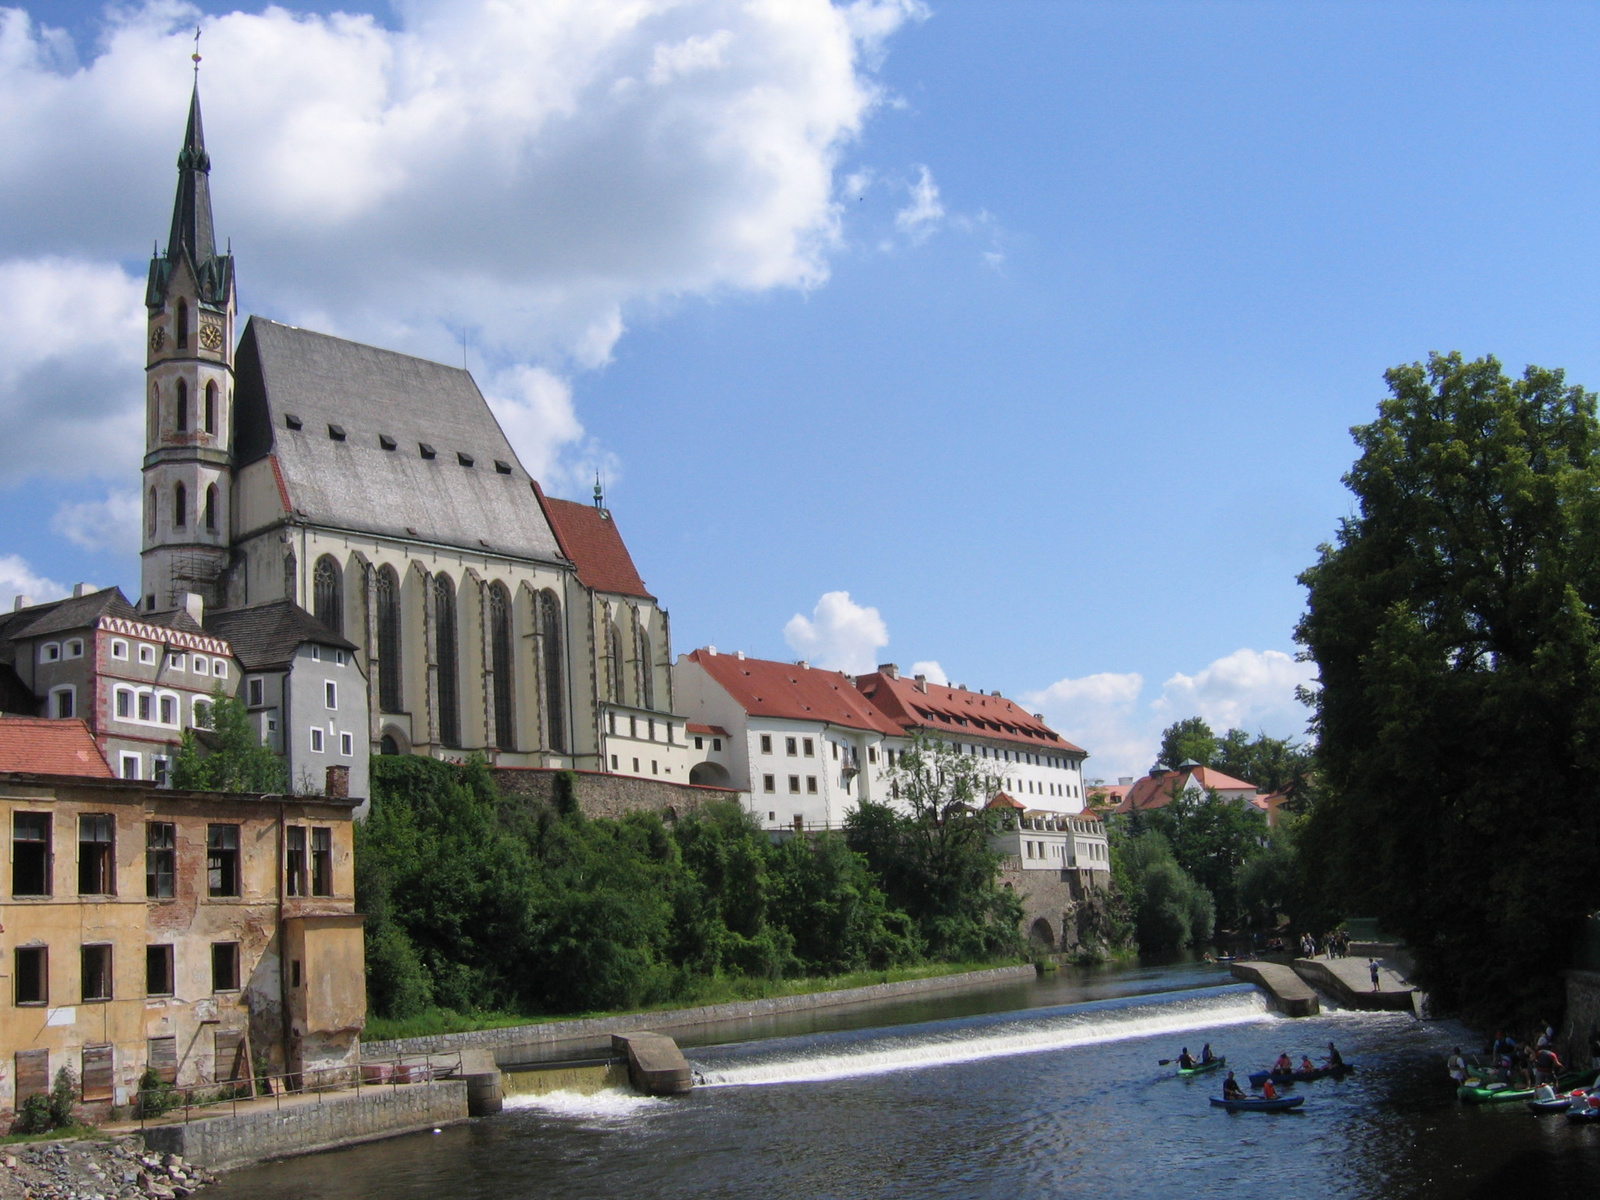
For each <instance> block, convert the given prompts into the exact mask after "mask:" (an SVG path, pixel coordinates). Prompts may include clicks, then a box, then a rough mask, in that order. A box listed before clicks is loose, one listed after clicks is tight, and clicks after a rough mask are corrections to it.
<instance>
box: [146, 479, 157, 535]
mask: <svg viewBox="0 0 1600 1200" xmlns="http://www.w3.org/2000/svg"><path fill="white" fill-rule="evenodd" d="M144 520H145V526H146V528H148V529H149V530H150V536H151V537H155V535H156V490H155V488H151V489H150V503H149V504H147V505H146V506H145V514H144Z"/></svg>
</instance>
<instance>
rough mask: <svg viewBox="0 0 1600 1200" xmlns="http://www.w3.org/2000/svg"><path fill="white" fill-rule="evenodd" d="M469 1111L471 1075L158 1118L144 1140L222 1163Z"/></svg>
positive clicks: (380, 1133)
mask: <svg viewBox="0 0 1600 1200" xmlns="http://www.w3.org/2000/svg"><path fill="white" fill-rule="evenodd" d="M253 1103H254V1104H262V1102H261V1101H256V1102H253ZM466 1116H467V1085H466V1083H465V1081H463V1080H460V1079H444V1080H439V1081H438V1082H435V1083H411V1084H406V1085H404V1086H401V1087H397V1088H365V1089H362V1090H361V1091H360V1092H359V1093H358V1092H353V1091H352V1092H331V1093H328V1094H326V1095H324V1096H323V1097H322V1101H321V1103H315V1102H310V1103H307V1102H299V1103H295V1104H294V1105H292V1106H285V1107H284V1108H283V1109H281V1110H278V1109H275V1108H274V1107H273V1106H271V1105H270V1104H266V1105H264V1106H262V1107H258V1108H255V1110H254V1111H252V1112H241V1113H239V1114H238V1115H236V1116H235V1115H232V1114H230V1113H219V1114H218V1115H217V1116H213V1117H205V1118H202V1119H199V1120H193V1121H190V1122H189V1123H188V1124H182V1123H179V1124H173V1125H152V1126H150V1127H149V1128H147V1129H146V1130H145V1131H144V1141H145V1145H146V1146H148V1147H149V1148H150V1149H152V1150H155V1151H158V1152H160V1153H162V1154H179V1155H182V1156H183V1157H184V1158H186V1159H188V1160H189V1161H190V1162H195V1163H199V1164H200V1165H201V1166H203V1167H205V1168H206V1169H207V1170H213V1171H215V1170H222V1169H225V1168H229V1167H241V1166H245V1165H246V1164H249V1163H254V1162H261V1161H262V1160H264V1159H268V1158H284V1157H287V1156H290V1155H295V1154H309V1153H311V1152H312V1151H314V1150H329V1149H332V1148H333V1147H335V1146H348V1145H352V1144H354V1143H356V1142H369V1141H373V1140H375V1139H377V1138H385V1137H393V1136H395V1135H396V1134H401V1133H413V1132H416V1131H417V1130H421V1129H432V1128H433V1127H435V1126H437V1125H447V1124H450V1123H452V1122H455V1121H463V1120H465V1119H466Z"/></svg>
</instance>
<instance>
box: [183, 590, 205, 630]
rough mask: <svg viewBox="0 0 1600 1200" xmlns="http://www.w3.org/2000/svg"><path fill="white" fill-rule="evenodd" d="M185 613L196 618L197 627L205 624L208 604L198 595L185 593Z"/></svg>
mask: <svg viewBox="0 0 1600 1200" xmlns="http://www.w3.org/2000/svg"><path fill="white" fill-rule="evenodd" d="M183 611H184V612H186V613H188V614H189V615H190V616H191V617H193V618H194V623H195V624H196V625H203V624H205V619H206V602H205V601H204V600H202V599H201V598H200V596H199V595H198V594H197V593H195V592H185V593H184V594H183Z"/></svg>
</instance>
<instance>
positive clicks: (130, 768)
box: [121, 751, 139, 779]
mask: <svg viewBox="0 0 1600 1200" xmlns="http://www.w3.org/2000/svg"><path fill="white" fill-rule="evenodd" d="M121 765H122V771H121V775H122V777H123V778H124V779H138V778H139V756H138V755H137V754H129V753H127V752H126V751H124V752H123V755H122V764H121Z"/></svg>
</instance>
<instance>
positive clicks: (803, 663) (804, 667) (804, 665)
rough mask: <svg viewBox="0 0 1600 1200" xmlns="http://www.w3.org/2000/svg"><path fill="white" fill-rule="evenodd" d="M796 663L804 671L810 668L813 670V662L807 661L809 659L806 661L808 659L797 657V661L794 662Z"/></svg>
mask: <svg viewBox="0 0 1600 1200" xmlns="http://www.w3.org/2000/svg"><path fill="white" fill-rule="evenodd" d="M794 665H795V666H797V667H799V668H800V669H801V670H802V671H809V670H811V664H810V663H808V662H807V661H806V660H805V659H803V658H797V659H795V662H794Z"/></svg>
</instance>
